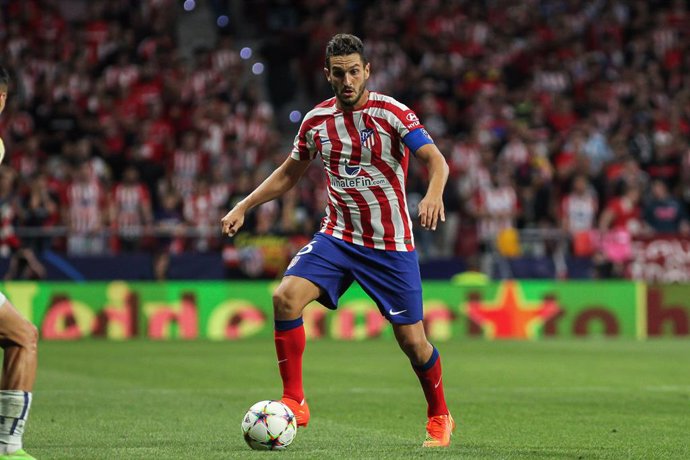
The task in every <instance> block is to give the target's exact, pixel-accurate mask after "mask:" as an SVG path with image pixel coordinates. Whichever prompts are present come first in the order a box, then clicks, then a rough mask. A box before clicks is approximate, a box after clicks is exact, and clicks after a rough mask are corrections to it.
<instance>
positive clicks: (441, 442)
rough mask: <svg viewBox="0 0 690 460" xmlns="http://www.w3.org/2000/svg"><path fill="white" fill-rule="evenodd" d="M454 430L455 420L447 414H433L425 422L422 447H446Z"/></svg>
mask: <svg viewBox="0 0 690 460" xmlns="http://www.w3.org/2000/svg"><path fill="white" fill-rule="evenodd" d="M453 431H455V420H453V417H452V416H451V415H450V414H448V415H434V416H433V417H429V421H428V422H427V424H426V439H425V440H424V444H422V446H423V447H448V446H449V445H450V436H451V435H452V434H453Z"/></svg>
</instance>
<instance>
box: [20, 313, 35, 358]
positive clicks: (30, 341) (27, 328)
mask: <svg viewBox="0 0 690 460" xmlns="http://www.w3.org/2000/svg"><path fill="white" fill-rule="evenodd" d="M22 336H23V342H24V343H22V344H21V345H22V347H24V348H26V349H27V350H29V351H31V352H34V353H35V352H36V350H37V349H38V328H37V327H36V326H34V325H33V324H32V323H30V322H29V321H26V322H25V323H24V333H23V334H22Z"/></svg>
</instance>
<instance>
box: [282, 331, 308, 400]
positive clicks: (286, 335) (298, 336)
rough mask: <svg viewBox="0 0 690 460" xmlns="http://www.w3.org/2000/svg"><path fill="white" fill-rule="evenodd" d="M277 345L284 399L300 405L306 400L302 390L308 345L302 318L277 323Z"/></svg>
mask: <svg viewBox="0 0 690 460" xmlns="http://www.w3.org/2000/svg"><path fill="white" fill-rule="evenodd" d="M274 337H275V343H276V354H277V355H278V367H279V368H280V378H282V379H283V397H284V398H290V399H294V400H295V401H297V402H298V403H301V402H302V400H304V389H303V388H302V355H303V354H304V346H305V345H306V337H305V335H304V325H303V323H302V318H301V317H300V318H297V319H295V320H292V321H278V320H276V321H275V335H274Z"/></svg>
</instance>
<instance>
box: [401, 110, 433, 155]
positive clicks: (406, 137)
mask: <svg viewBox="0 0 690 460" xmlns="http://www.w3.org/2000/svg"><path fill="white" fill-rule="evenodd" d="M394 107H395V108H394V109H393V110H392V113H393V114H394V119H393V127H394V128H395V129H396V130H397V131H398V134H399V135H400V139H402V141H403V142H404V143H405V145H406V146H407V148H409V149H410V151H411V152H412V153H415V152H416V151H417V149H419V148H420V147H421V146H423V145H425V144H433V143H434V140H433V139H432V138H431V136H430V135H429V133H428V132H427V130H426V129H424V125H422V122H421V121H419V117H418V116H417V114H416V113H414V111H413V110H412V109H410V108H409V107H407V106H406V105H405V104H401V103H400V102H397V101H396V104H394Z"/></svg>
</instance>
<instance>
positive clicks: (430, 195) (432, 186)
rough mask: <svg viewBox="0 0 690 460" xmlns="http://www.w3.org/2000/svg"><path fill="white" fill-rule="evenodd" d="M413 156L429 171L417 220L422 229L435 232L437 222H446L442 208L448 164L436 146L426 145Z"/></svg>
mask: <svg viewBox="0 0 690 460" xmlns="http://www.w3.org/2000/svg"><path fill="white" fill-rule="evenodd" d="M415 156H416V157H417V158H418V159H419V160H420V161H421V162H422V163H424V165H425V166H426V168H427V170H428V171H429V187H428V188H427V190H426V195H425V196H424V198H423V199H422V201H420V202H419V213H418V216H419V219H420V222H421V224H422V227H423V228H426V229H427V230H436V225H437V223H438V221H439V219H440V220H441V222H445V221H446V214H445V209H444V207H443V189H444V188H445V186H446V182H447V181H448V163H446V159H445V158H444V157H443V154H442V153H441V151H440V150H439V149H438V147H436V144H433V143H427V144H424V145H422V146H420V147H419V148H418V149H417V150H416V151H415Z"/></svg>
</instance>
